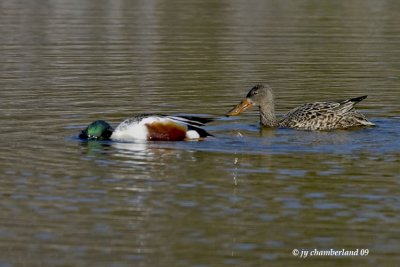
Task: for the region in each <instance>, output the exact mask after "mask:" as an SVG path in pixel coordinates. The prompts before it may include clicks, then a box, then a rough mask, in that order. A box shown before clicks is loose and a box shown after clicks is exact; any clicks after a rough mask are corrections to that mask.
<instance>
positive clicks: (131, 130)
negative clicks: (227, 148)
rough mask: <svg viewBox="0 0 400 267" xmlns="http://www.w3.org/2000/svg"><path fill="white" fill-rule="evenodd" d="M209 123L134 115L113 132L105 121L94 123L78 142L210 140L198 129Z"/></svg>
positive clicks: (204, 119)
mask: <svg viewBox="0 0 400 267" xmlns="http://www.w3.org/2000/svg"><path fill="white" fill-rule="evenodd" d="M210 121H212V120H211V119H208V118H201V117H195V116H168V115H138V116H135V117H132V118H129V119H126V120H125V121H123V122H122V123H121V124H119V125H118V126H117V127H116V128H115V130H114V129H113V128H112V127H111V126H110V125H109V124H108V123H107V122H105V121H95V122H93V123H91V124H90V125H89V126H88V127H87V128H86V129H84V130H83V131H82V132H81V134H80V135H79V137H80V138H81V139H97V140H113V141H123V142H126V141H134V140H148V141H183V140H196V139H197V140H198V139H201V138H205V137H207V136H211V134H209V133H208V132H207V131H206V130H204V129H202V128H201V127H202V126H204V125H205V123H207V122H210Z"/></svg>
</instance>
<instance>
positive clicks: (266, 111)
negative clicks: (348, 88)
mask: <svg viewBox="0 0 400 267" xmlns="http://www.w3.org/2000/svg"><path fill="white" fill-rule="evenodd" d="M366 97H367V96H366V95H365V96H361V97H356V98H351V99H346V100H343V101H337V102H315V103H308V104H304V105H301V106H299V107H297V108H295V109H293V110H291V111H289V112H288V113H287V114H286V115H285V116H284V117H283V118H281V119H280V120H278V119H277V118H276V116H275V102H274V94H273V91H272V89H271V88H270V87H269V86H268V85H262V84H258V85H256V86H254V87H253V88H252V89H251V90H250V91H249V93H248V94H247V96H246V98H245V100H243V101H242V102H241V103H240V104H239V105H237V106H236V107H235V108H233V109H232V110H231V111H230V112H229V113H228V114H227V115H228V116H235V115H238V114H240V113H241V112H243V111H245V110H247V109H248V108H250V107H252V106H258V107H259V109H260V123H261V125H263V126H267V127H285V128H297V129H304V130H334V129H347V128H350V127H359V126H373V125H375V124H373V123H372V122H369V121H368V120H367V119H366V118H365V117H364V115H362V114H361V113H358V112H357V111H356V110H355V109H354V105H355V104H356V103H358V102H360V101H362V100H363V99H365V98H366Z"/></svg>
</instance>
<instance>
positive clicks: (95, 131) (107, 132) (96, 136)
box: [79, 120, 114, 140]
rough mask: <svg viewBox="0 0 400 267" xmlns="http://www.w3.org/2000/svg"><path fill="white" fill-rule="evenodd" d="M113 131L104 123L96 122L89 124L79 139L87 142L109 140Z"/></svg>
mask: <svg viewBox="0 0 400 267" xmlns="http://www.w3.org/2000/svg"><path fill="white" fill-rule="evenodd" d="M113 131H114V129H113V128H112V127H111V126H110V124H108V123H107V122H105V121H102V120H98V121H94V122H92V123H91V124H89V126H88V127H86V128H85V129H84V130H82V132H81V133H80V134H79V138H81V139H88V140H109V139H110V136H111V134H112V133H113Z"/></svg>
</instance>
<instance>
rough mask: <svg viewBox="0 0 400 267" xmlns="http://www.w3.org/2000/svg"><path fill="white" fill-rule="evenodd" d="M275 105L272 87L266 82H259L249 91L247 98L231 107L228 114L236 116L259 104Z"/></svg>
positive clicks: (260, 105) (262, 105) (261, 105)
mask: <svg viewBox="0 0 400 267" xmlns="http://www.w3.org/2000/svg"><path fill="white" fill-rule="evenodd" d="M266 105H271V107H273V105H274V95H273V92H272V89H271V87H269V86H268V85H265V84H257V85H255V86H254V87H253V88H251V90H250V91H249V92H248V93H247V95H246V98H245V99H244V100H243V101H242V102H240V104H239V105H237V106H236V107H234V108H233V109H231V110H230V111H229V112H228V113H227V114H226V115H227V116H236V115H239V114H240V113H242V112H243V111H246V110H247V109H249V108H251V107H254V106H259V107H260V108H261V107H264V106H266Z"/></svg>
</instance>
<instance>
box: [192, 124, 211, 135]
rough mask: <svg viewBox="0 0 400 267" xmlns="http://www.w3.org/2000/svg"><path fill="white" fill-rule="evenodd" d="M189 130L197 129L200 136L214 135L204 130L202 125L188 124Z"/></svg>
mask: <svg viewBox="0 0 400 267" xmlns="http://www.w3.org/2000/svg"><path fill="white" fill-rule="evenodd" d="M188 130H189V131H196V132H197V133H198V134H199V135H200V137H207V136H214V135H212V134H210V133H208V132H207V131H206V130H204V129H202V128H200V127H197V126H193V125H188Z"/></svg>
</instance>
